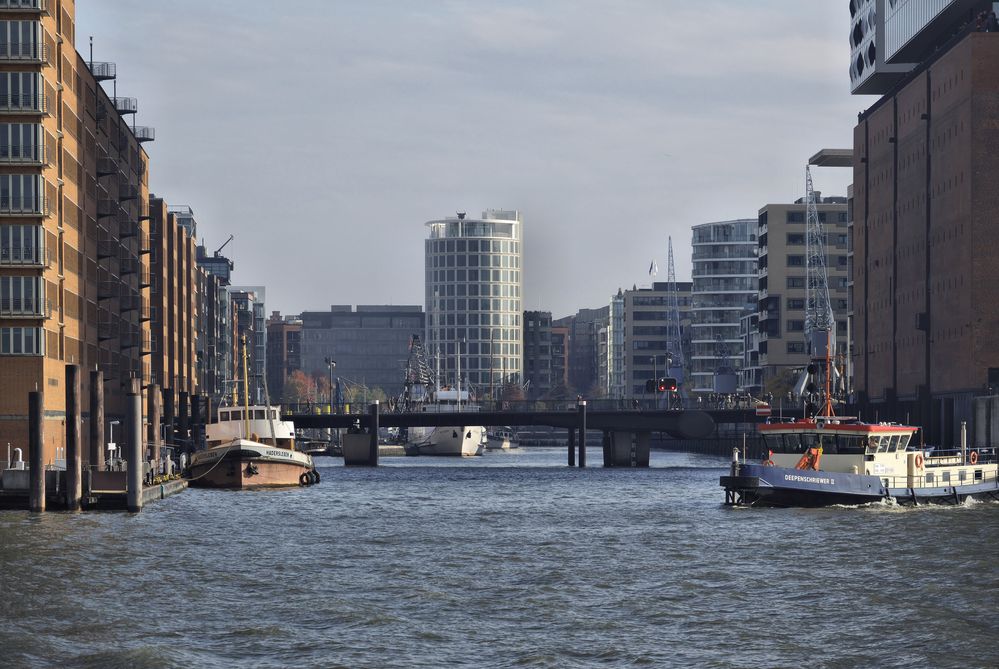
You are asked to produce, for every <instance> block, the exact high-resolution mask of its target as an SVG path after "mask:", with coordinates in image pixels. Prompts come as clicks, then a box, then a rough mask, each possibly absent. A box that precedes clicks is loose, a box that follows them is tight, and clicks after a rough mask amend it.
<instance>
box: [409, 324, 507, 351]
mask: <svg viewBox="0 0 999 669" xmlns="http://www.w3.org/2000/svg"><path fill="white" fill-rule="evenodd" d="M428 334H429V337H428V339H427V341H428V343H427V346H432V345H433V342H435V341H437V340H438V339H439V340H440V341H441V346H453V345H454V343H455V342H457V341H459V340H464V341H466V342H467V344H462V348H461V351H462V353H467V352H473V353H483V354H486V355H488V354H489V343H490V342H495V343H496V345H497V346H498V345H499V342H503V341H505V342H508V343H509V342H516V343H517V346H518V351H519V347H520V330H519V329H513V328H474V327H473V328H463V327H457V328H451V327H448V328H439V329H438V331H437V332H434V328H430V329H429V331H428ZM475 342H479V343H480V344H481V347H479V348H475V349H472V348H466V346H468V347H471V346H472V345H473V344H475V345H476V346H477V347H478V346H480V344H476V343H475ZM443 352H444V351H442V353H443Z"/></svg>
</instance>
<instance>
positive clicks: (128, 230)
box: [118, 212, 142, 239]
mask: <svg viewBox="0 0 999 669" xmlns="http://www.w3.org/2000/svg"><path fill="white" fill-rule="evenodd" d="M122 214H123V216H121V217H120V218H119V219H118V236H119V237H121V238H122V239H128V238H129V237H138V236H139V233H140V232H142V227H141V226H140V225H139V224H138V223H137V222H136V221H133V220H132V218H131V217H130V216H129V215H128V214H125V213H124V212H122Z"/></svg>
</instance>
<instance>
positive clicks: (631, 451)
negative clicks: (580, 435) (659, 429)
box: [604, 432, 652, 467]
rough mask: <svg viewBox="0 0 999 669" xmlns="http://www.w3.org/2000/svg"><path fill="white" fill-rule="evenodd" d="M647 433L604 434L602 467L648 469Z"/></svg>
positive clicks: (648, 439)
mask: <svg viewBox="0 0 999 669" xmlns="http://www.w3.org/2000/svg"><path fill="white" fill-rule="evenodd" d="M651 437H652V435H651V433H649V432H605V433H604V467H648V466H649V450H650V447H649V442H650V441H651Z"/></svg>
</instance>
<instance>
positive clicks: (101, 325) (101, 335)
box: [97, 309, 121, 341]
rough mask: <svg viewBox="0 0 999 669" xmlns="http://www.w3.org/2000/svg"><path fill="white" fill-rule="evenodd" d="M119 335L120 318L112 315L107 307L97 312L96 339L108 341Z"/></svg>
mask: <svg viewBox="0 0 999 669" xmlns="http://www.w3.org/2000/svg"><path fill="white" fill-rule="evenodd" d="M120 336H121V319H120V318H118V317H117V316H114V315H113V314H112V313H111V312H110V311H108V310H107V309H101V310H100V311H98V312H97V339H98V341H108V340H110V339H118V338H119V337H120Z"/></svg>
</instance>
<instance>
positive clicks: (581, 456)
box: [579, 400, 586, 468]
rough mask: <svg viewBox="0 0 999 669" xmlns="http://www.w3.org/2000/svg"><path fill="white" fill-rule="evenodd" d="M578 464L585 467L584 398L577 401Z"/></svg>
mask: <svg viewBox="0 0 999 669" xmlns="http://www.w3.org/2000/svg"><path fill="white" fill-rule="evenodd" d="M579 466H580V468H583V467H586V400H582V401H580V403H579Z"/></svg>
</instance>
